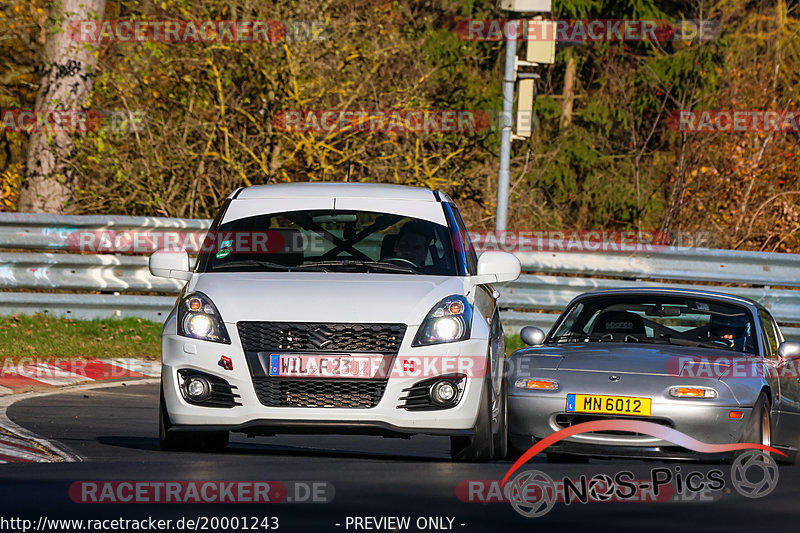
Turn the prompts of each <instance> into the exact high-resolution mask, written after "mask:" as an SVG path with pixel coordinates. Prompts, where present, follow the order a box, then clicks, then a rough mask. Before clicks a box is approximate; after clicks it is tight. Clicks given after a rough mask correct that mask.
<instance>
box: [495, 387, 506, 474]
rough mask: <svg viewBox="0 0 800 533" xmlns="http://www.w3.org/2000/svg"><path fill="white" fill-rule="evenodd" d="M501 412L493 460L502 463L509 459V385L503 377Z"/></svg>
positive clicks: (500, 401)
mask: <svg viewBox="0 0 800 533" xmlns="http://www.w3.org/2000/svg"><path fill="white" fill-rule="evenodd" d="M497 401H498V403H499V404H500V410H499V411H498V413H497V418H498V420H499V424H498V425H497V432H496V433H495V434H494V435H493V437H492V440H493V447H494V456H493V459H495V460H497V461H501V460H503V459H505V458H506V457H508V383H507V382H506V377H505V376H503V384H502V386H501V387H500V397H499V398H498V399H497Z"/></svg>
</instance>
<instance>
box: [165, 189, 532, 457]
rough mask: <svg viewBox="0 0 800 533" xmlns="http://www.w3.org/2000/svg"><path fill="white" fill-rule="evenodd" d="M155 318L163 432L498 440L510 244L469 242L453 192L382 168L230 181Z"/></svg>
mask: <svg viewBox="0 0 800 533" xmlns="http://www.w3.org/2000/svg"><path fill="white" fill-rule="evenodd" d="M189 265H190V262H189V256H188V255H187V253H186V252H185V251H180V252H175V251H167V250H159V251H157V252H155V253H154V254H153V255H152V257H151V258H150V271H151V273H152V274H153V275H155V276H162V277H171V278H177V279H181V280H186V281H188V283H187V284H186V286H185V287H184V289H183V292H182V293H181V294H180V296H179V298H178V300H177V303H176V305H175V308H174V309H173V311H172V312H171V313H170V315H169V317H168V318H167V320H166V323H165V325H164V331H163V345H162V353H163V358H162V361H163V366H162V374H161V402H160V408H161V409H160V441H161V447H162V448H163V449H166V450H184V449H195V450H214V449H221V448H223V447H225V446H226V445H227V443H228V436H229V432H231V431H235V432H241V433H245V434H247V435H250V436H256V435H275V434H278V433H355V434H373V435H375V434H377V435H384V436H395V437H408V436H410V435H413V434H430V435H446V436H450V437H451V455H452V457H453V459H455V460H458V461H487V460H490V459H492V458H501V457H504V456H505V455H506V449H507V432H506V419H507V417H506V390H505V389H504V386H505V385H504V383H505V380H504V379H503V374H504V372H505V338H504V335H503V328H502V325H501V324H500V316H499V312H498V306H497V303H496V299H497V296H498V293H497V292H496V291H495V290H494V289H493V287H492V285H491V284H492V283H499V282H506V281H511V280H514V279H516V278H517V277H518V276H519V273H520V263H519V261H518V260H517V258H516V257H515V256H513V255H511V254H508V253H505V252H486V253H484V254H483V255H481V257H480V259H478V258H477V257H476V255H475V252H474V250H473V248H472V245H471V243H470V240H469V236H468V234H467V231H466V228H465V227H464V222H463V220H462V218H461V215H460V214H459V212H458V209H457V208H456V206H455V205H454V203H453V201H452V200H451V199H450V198H449V197H448V196H447V195H445V194H442V193H441V192H434V191H431V190H428V189H422V188H415V187H403V186H395V185H378V184H362V183H294V184H279V185H260V186H254V187H247V188H241V189H239V190H237V191H235V192H234V193H233V194H231V195H230V196H229V197H228V198H227V200H226V201H225V203H224V204H223V206H222V208H221V210H220V212H219V214H218V215H217V218H216V219H215V220H214V222H213V224H212V226H211V228H210V229H209V233H208V236H207V237H206V241H205V242H204V245H203V251H202V252H201V253H200V255H199V257H198V259H197V262H196V264H195V266H194V268H193V269H192V268H190V266H189Z"/></svg>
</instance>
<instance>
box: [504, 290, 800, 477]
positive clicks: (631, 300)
mask: <svg viewBox="0 0 800 533" xmlns="http://www.w3.org/2000/svg"><path fill="white" fill-rule="evenodd" d="M521 336H522V339H523V341H525V343H526V344H528V345H530V346H531V347H530V348H525V349H522V350H518V351H517V352H515V353H514V354H512V355H511V356H510V358H509V372H508V383H507V385H508V425H509V437H510V442H511V446H512V447H513V448H514V449H516V450H518V451H524V450H527V449H528V448H529V447H530V446H531V445H533V444H535V443H536V442H537V441H538V440H541V439H542V438H544V437H547V436H548V435H551V434H553V433H555V432H557V431H559V430H562V429H565V428H568V427H570V426H573V425H575V424H579V423H582V422H590V421H596V420H607V419H614V420H619V419H623V420H642V421H647V422H653V423H656V424H660V425H664V426H667V427H669V428H672V429H674V430H677V431H679V432H681V433H684V434H685V435H688V436H689V437H692V438H693V439H696V440H699V441H701V442H704V443H707V444H731V443H741V442H744V443H756V444H765V445H769V446H772V447H774V448H776V449H777V450H780V451H781V452H784V453H785V454H786V456H785V457H784V456H778V457H775V458H776V460H779V461H780V460H783V461H790V462H794V460H795V455H796V453H797V449H798V445H799V444H800V379H798V378H800V375H798V371H797V370H798V366H800V365H798V362H799V361H800V343H796V342H788V341H784V338H783V334H782V333H781V330H780V328H779V327H778V325H777V324H776V322H775V320H774V319H773V318H772V316H771V315H770V313H769V312H768V311H767V310H766V309H765V308H764V307H763V306H761V305H760V304H758V303H756V302H753V301H751V300H747V299H745V298H739V297H735V296H729V295H726V294H720V293H714V292H706V291H699V290H679V289H659V288H652V289H651V288H644V289H638V288H637V289H614V290H602V291H595V292H590V293H586V294H583V295H581V296H578V297H577V298H575V299H574V300H573V301H572V302H570V304H569V305H568V306H567V308H566V310H565V311H564V312H563V313H562V314H561V316H560V317H559V318H558V320H557V321H556V323H555V324H554V325H553V328H552V329H551V331H550V333H549V334H547V335H545V334H544V332H543V331H542V330H540V329H538V328H534V327H528V328H523V330H522V333H521ZM546 452H547V455H548V461H550V462H563V461H578V462H579V461H581V460H586V459H588V457H590V456H600V457H651V458H652V457H656V458H669V459H699V458H700V457H699V456H698V454H697V452H693V451H691V450H688V449H686V448H683V447H680V446H677V445H675V444H674V443H670V442H666V441H664V440H661V439H659V438H657V437H653V436H649V435H647V434H637V433H629V432H620V431H607V432H591V433H580V434H575V435H572V436H569V437H567V438H565V439H563V440H561V441H559V442H558V443H555V444H553V445H551V446H549V447H548V448H547V449H546ZM713 458H715V457H714V456H707V455H705V454H704V455H703V459H706V460H708V459H713ZM717 458H719V459H723V458H725V457H717Z"/></svg>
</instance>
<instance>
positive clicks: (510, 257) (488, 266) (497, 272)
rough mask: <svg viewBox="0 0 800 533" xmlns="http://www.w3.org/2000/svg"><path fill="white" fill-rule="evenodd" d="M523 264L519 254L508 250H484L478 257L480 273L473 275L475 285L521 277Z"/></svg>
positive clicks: (503, 281) (502, 281)
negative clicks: (518, 257)
mask: <svg viewBox="0 0 800 533" xmlns="http://www.w3.org/2000/svg"><path fill="white" fill-rule="evenodd" d="M521 270H522V265H521V264H520V262H519V259H517V256H515V255H514V254H510V253H508V252H495V251H492V252H483V253H482V254H481V256H480V257H479V258H478V275H476V276H472V282H473V283H474V284H475V285H485V284H487V283H505V282H506V281H514V280H515V279H517V278H518V277H519V273H520V271H521Z"/></svg>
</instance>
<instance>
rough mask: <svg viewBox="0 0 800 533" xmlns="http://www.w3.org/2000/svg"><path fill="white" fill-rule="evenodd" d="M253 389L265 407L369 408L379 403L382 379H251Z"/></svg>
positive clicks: (384, 381) (381, 394)
mask: <svg viewBox="0 0 800 533" xmlns="http://www.w3.org/2000/svg"><path fill="white" fill-rule="evenodd" d="M253 386H254V387H255V389H256V396H258V401H260V402H261V403H262V404H263V405H265V406H267V407H340V408H350V409H369V408H370V407H375V406H376V405H378V403H379V402H380V401H381V398H382V397H383V392H384V391H385V390H386V380H374V379H373V380H366V379H279V378H253Z"/></svg>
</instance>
